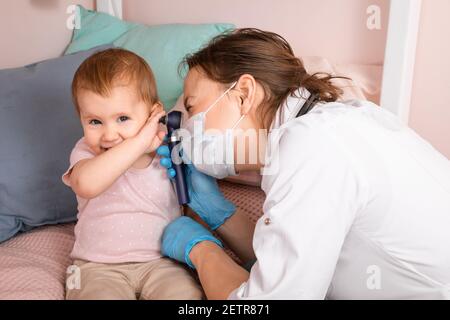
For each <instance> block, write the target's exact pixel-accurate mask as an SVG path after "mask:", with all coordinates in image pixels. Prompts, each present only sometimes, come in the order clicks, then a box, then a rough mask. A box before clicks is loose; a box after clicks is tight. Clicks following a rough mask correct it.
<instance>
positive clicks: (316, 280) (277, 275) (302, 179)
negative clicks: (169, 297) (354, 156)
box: [229, 120, 365, 299]
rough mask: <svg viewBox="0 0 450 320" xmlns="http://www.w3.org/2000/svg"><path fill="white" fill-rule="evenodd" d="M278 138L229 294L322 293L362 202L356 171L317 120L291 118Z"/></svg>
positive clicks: (264, 296) (257, 296) (315, 296)
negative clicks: (240, 279)
mask: <svg viewBox="0 0 450 320" xmlns="http://www.w3.org/2000/svg"><path fill="white" fill-rule="evenodd" d="M294 121H297V120H294ZM278 146H279V148H278V152H279V157H278V160H274V161H275V162H277V161H278V173H277V174H275V175H273V176H268V177H266V178H265V179H266V185H264V186H263V187H264V189H265V191H266V193H267V194H266V196H267V198H266V201H265V203H264V207H263V211H264V215H263V216H262V217H261V218H260V219H259V220H258V222H257V225H256V229H255V235H254V241H253V247H254V250H255V254H256V257H257V262H256V263H255V265H254V266H253V268H252V270H251V272H250V277H249V279H248V281H247V282H245V283H243V284H242V285H241V286H240V287H239V288H237V289H236V290H234V291H233V292H232V293H231V294H230V295H229V299H324V298H325V296H326V293H327V290H328V287H329V285H330V282H331V280H332V277H333V273H334V269H335V267H336V263H337V261H338V258H339V254H340V251H341V247H342V245H343V242H344V239H345V237H346V234H347V233H348V231H349V229H350V227H351V226H352V224H353V222H354V220H355V216H356V215H357V212H358V210H359V209H360V208H361V206H364V201H365V200H364V197H363V194H364V192H363V191H362V190H363V189H364V188H365V186H364V183H363V179H362V178H361V177H360V176H359V174H358V173H357V172H356V170H355V168H354V166H353V165H352V161H351V160H350V157H349V154H347V153H346V151H345V145H343V144H339V143H338V139H337V138H336V137H333V136H331V135H330V134H329V133H328V132H327V130H326V128H325V127H319V128H311V127H308V126H307V125H305V124H303V123H302V122H300V121H298V123H296V124H295V125H292V126H291V127H289V128H288V129H286V131H285V132H284V133H283V135H282V136H281V138H280V141H279V144H278ZM273 152H277V150H276V148H274V150H273Z"/></svg>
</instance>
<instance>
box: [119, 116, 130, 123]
mask: <svg viewBox="0 0 450 320" xmlns="http://www.w3.org/2000/svg"><path fill="white" fill-rule="evenodd" d="M129 119H130V118H128V117H127V116H120V117H119V119H117V120H118V121H119V122H125V121H127V120H129Z"/></svg>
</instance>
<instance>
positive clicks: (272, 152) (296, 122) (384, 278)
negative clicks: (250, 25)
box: [158, 29, 450, 299]
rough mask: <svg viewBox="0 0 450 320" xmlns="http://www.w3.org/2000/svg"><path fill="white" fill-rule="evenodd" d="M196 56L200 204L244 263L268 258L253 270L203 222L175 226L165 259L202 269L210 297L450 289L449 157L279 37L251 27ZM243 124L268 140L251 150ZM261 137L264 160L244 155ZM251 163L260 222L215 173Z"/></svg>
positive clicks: (192, 184) (444, 293)
mask: <svg viewBox="0 0 450 320" xmlns="http://www.w3.org/2000/svg"><path fill="white" fill-rule="evenodd" d="M186 63H187V65H188V67H189V71H188V74H187V77H186V79H185V84H184V99H185V100H184V102H185V107H186V109H187V111H188V113H189V116H190V118H189V119H188V121H187V122H186V124H185V126H184V128H185V129H186V130H187V131H188V132H189V133H191V134H192V137H193V139H184V140H183V158H184V159H187V160H188V162H189V160H191V161H192V164H190V165H188V167H187V182H188V188H189V195H190V199H191V202H190V203H189V206H190V208H191V209H192V210H193V211H194V212H195V213H196V214H197V215H198V216H199V217H200V218H201V219H202V220H203V221H204V222H205V223H206V224H207V225H208V226H209V227H210V229H212V230H216V231H217V232H218V234H219V235H220V237H221V239H223V240H224V242H226V243H227V244H228V245H229V246H230V247H231V248H232V249H233V250H234V252H236V253H237V254H238V255H239V256H240V258H241V260H243V261H244V262H246V263H250V262H251V261H255V258H256V262H254V264H253V266H252V267H251V270H250V272H248V271H247V270H246V269H245V268H243V267H241V266H240V265H238V264H237V263H236V262H234V261H233V260H232V259H231V258H230V257H229V256H228V255H227V254H226V253H225V252H224V251H223V248H222V243H221V242H220V241H219V240H218V239H217V238H215V237H214V236H213V235H212V234H211V233H210V231H208V230H207V229H206V228H205V227H204V226H202V225H201V224H199V223H198V222H196V221H194V220H193V219H191V218H189V217H180V218H178V219H176V220H175V221H173V222H172V223H171V224H169V226H168V227H167V228H166V229H165V231H164V235H163V239H162V252H163V254H164V255H166V256H169V257H171V258H173V259H176V260H179V261H181V262H184V263H187V264H188V265H189V266H190V267H192V268H195V269H196V271H197V272H198V275H199V278H200V281H201V284H202V286H203V288H204V291H205V293H206V296H207V298H209V299H226V298H229V299H324V298H328V299H416V298H419V299H422V298H423V299H445V298H450V232H449V230H450V164H449V161H448V160H447V159H446V158H445V157H444V156H442V155H441V154H439V153H438V152H437V151H436V150H435V149H433V148H432V147H431V146H430V145H429V144H428V143H427V142H425V141H424V140H422V139H421V138H420V137H419V136H417V135H416V134H415V133H414V132H413V131H412V130H410V129H408V128H407V127H405V126H403V125H402V124H401V123H400V122H399V121H398V120H397V119H396V117H394V116H393V115H391V114H390V113H388V112H387V111H384V110H382V109H381V108H380V107H378V106H376V105H374V104H372V103H370V102H367V101H346V102H337V100H338V98H339V96H340V92H341V91H340V90H339V89H338V88H337V87H335V86H334V85H333V84H332V83H331V81H330V80H331V79H332V77H330V76H328V75H317V74H316V75H309V74H308V73H307V72H306V71H305V69H304V66H303V64H302V62H301V60H299V59H298V58H296V57H295V56H294V54H293V51H292V49H291V47H290V46H289V44H288V43H287V42H286V41H285V40H284V39H283V38H282V37H281V36H279V35H277V34H274V33H271V32H264V31H261V30H257V29H239V30H236V31H234V32H232V33H229V34H225V35H221V36H219V37H217V38H215V39H213V40H212V41H211V42H210V43H209V45H208V46H207V47H205V48H204V49H202V50H200V51H199V52H197V53H195V54H193V55H191V56H189V57H187V59H186ZM315 100H318V102H317V103H315ZM211 129H215V131H216V133H215V134H208V133H207V132H208V131H211ZM231 129H232V130H231ZM243 131H244V132H252V131H254V132H256V136H257V138H256V139H253V140H252V138H248V137H247V142H248V143H246V145H245V148H244V149H243V150H244V151H243V152H242V150H240V151H239V150H238V149H239V148H238V143H237V139H238V138H239V135H240V133H241V134H242V132H243ZM217 132H219V133H220V134H217ZM261 132H262V133H263V134H261ZM230 137H231V139H230ZM261 137H262V138H261ZM195 139H199V140H197V142H195ZM224 141H225V143H223V142H224ZM255 145H256V147H257V148H258V152H263V153H264V154H265V157H263V161H261V160H260V158H261V157H257V161H253V162H252V161H245V162H244V161H239V159H241V158H242V156H243V154H245V156H247V158H245V159H246V160H248V158H249V157H250V154H251V151H252V149H253V147H254V146H255ZM196 152H198V153H199V154H202V153H203V157H205V158H206V159H205V158H203V159H201V160H203V161H197V160H198V159H196V157H195V153H196ZM158 153H159V154H160V155H162V156H163V159H162V160H161V163H162V164H163V165H164V166H165V167H167V168H168V173H169V175H171V176H173V169H171V168H170V166H171V161H170V158H169V157H168V149H167V148H166V147H160V149H159V150H158ZM230 154H231V156H230ZM230 158H231V162H230V161H226V160H230ZM250 170H253V171H261V173H262V176H263V178H262V189H263V190H264V192H265V194H266V200H265V202H264V206H263V211H264V215H263V216H262V217H261V218H260V219H259V220H258V222H257V224H256V227H255V229H254V230H253V227H252V224H251V223H249V221H248V220H247V218H246V217H245V216H244V214H243V213H241V212H240V210H239V209H237V208H236V207H235V206H234V205H233V204H232V203H231V202H229V201H228V200H227V199H225V198H224V196H223V195H222V193H221V192H220V190H219V188H218V187H217V183H216V181H215V179H214V178H224V177H226V176H229V175H234V174H236V173H239V172H244V171H250ZM213 177H214V178H213Z"/></svg>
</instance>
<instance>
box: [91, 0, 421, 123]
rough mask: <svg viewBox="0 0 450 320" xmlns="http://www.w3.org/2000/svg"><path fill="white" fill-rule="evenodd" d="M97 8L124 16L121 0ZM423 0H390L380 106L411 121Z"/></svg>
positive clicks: (100, 0) (104, 1)
mask: <svg viewBox="0 0 450 320" xmlns="http://www.w3.org/2000/svg"><path fill="white" fill-rule="evenodd" d="M96 3H97V10H98V11H100V12H106V13H108V14H111V15H113V16H116V17H118V18H120V19H122V0H96ZM421 4H422V0H390V11H389V27H388V33H387V43H386V52H385V58H384V68H383V82H382V91H381V102H380V104H381V106H382V107H383V108H385V109H387V110H390V111H391V112H393V113H395V114H396V115H398V116H399V117H400V119H402V120H403V121H404V122H405V123H407V122H408V118H409V109H410V103H411V93H412V92H411V91H412V83H413V73H414V63H415V56H416V44H417V34H418V29H419V22H420V9H421Z"/></svg>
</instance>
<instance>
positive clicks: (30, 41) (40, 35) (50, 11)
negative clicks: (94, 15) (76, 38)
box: [0, 0, 94, 69]
mask: <svg viewBox="0 0 450 320" xmlns="http://www.w3.org/2000/svg"><path fill="white" fill-rule="evenodd" d="M76 3H79V4H82V5H83V6H84V7H85V8H89V9H92V8H93V7H94V1H93V0H4V1H0V39H1V42H2V49H1V51H2V52H1V54H0V69H2V68H12V67H19V66H22V65H25V64H29V63H32V62H36V61H40V60H44V59H48V58H54V57H57V56H59V55H61V54H62V53H63V51H64V49H65V48H66V46H67V45H68V44H69V41H70V38H71V36H72V30H69V29H68V28H67V27H66V20H67V18H68V17H69V14H67V13H66V9H67V7H68V6H69V5H71V4H76Z"/></svg>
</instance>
